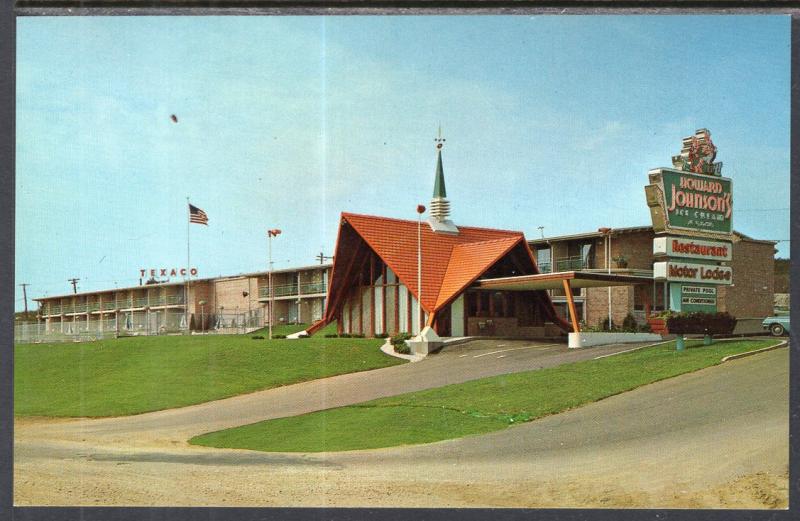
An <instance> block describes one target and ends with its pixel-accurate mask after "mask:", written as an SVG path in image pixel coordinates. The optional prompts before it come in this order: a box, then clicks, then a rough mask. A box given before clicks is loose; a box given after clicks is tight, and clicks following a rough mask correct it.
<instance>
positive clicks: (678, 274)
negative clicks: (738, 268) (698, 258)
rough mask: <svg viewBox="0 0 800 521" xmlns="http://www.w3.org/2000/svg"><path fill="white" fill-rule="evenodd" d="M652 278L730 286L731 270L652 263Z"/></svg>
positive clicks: (682, 263)
mask: <svg viewBox="0 0 800 521" xmlns="http://www.w3.org/2000/svg"><path fill="white" fill-rule="evenodd" d="M653 278H654V279H661V280H667V281H669V282H702V283H705V284H726V285H730V284H732V283H733V269H732V268H731V267H730V266H715V265H713V264H695V263H691V262H680V261H675V260H669V261H666V262H655V263H653Z"/></svg>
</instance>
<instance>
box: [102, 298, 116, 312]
mask: <svg viewBox="0 0 800 521" xmlns="http://www.w3.org/2000/svg"><path fill="white" fill-rule="evenodd" d="M103 309H104V310H114V309H117V303H116V302H114V301H113V300H112V301H110V302H109V301H105V302H103Z"/></svg>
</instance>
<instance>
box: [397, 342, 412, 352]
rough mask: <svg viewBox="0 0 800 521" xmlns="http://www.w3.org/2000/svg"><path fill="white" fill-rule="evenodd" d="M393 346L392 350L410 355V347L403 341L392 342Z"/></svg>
mask: <svg viewBox="0 0 800 521" xmlns="http://www.w3.org/2000/svg"><path fill="white" fill-rule="evenodd" d="M393 346H394V352H395V353H400V354H401V355H410V354H411V348H410V347H409V346H408V344H406V343H405V342H402V343H400V344H393Z"/></svg>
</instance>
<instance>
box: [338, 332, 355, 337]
mask: <svg viewBox="0 0 800 521" xmlns="http://www.w3.org/2000/svg"><path fill="white" fill-rule="evenodd" d="M351 336H353V335H351V334H350V333H342V334H341V335H339V338H350V337H351Z"/></svg>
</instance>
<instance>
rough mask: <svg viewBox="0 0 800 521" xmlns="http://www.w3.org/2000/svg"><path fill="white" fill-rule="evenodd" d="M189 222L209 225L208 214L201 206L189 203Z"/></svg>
mask: <svg viewBox="0 0 800 521" xmlns="http://www.w3.org/2000/svg"><path fill="white" fill-rule="evenodd" d="M189 222H190V223H195V224H205V225H206V226H208V215H206V212H204V211H203V210H201V209H200V208H198V207H196V206H194V205H192V204H190V205H189Z"/></svg>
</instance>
